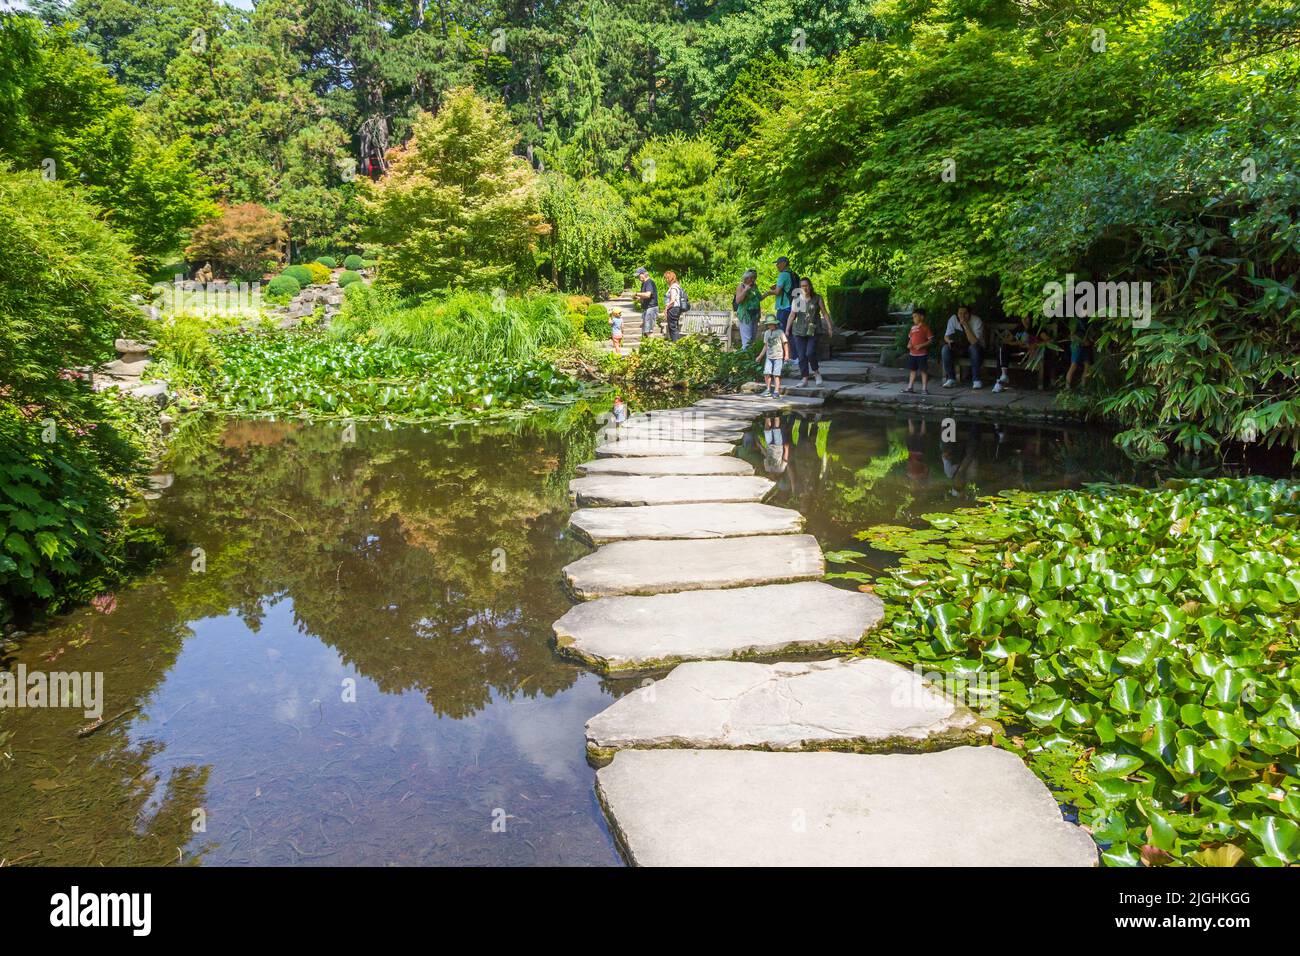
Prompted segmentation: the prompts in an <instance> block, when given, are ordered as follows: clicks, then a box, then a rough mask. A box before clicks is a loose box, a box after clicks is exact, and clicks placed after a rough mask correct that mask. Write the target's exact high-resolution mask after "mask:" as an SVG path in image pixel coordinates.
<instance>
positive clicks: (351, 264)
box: [343, 252, 366, 272]
mask: <svg viewBox="0 0 1300 956" xmlns="http://www.w3.org/2000/svg"><path fill="white" fill-rule="evenodd" d="M365 267H366V260H365V259H362V258H361V257H360V256H359V255H357V254H356V253H355V252H354V253H352V255H350V256H348V257H347V258H346V259H344V260H343V268H345V269H349V270H351V271H353V272H356V271H358V270H360V269H364V268H365Z"/></svg>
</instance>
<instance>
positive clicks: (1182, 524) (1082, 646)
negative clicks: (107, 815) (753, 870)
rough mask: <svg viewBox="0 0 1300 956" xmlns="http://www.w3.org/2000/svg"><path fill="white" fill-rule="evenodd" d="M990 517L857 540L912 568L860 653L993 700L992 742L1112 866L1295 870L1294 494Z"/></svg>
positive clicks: (1216, 495) (1132, 493) (1189, 484)
mask: <svg viewBox="0 0 1300 956" xmlns="http://www.w3.org/2000/svg"><path fill="white" fill-rule="evenodd" d="M987 501H988V503H987V504H985V505H984V506H981V507H979V508H973V509H966V510H963V511H959V512H957V513H956V514H953V515H930V516H927V520H928V521H929V523H930V525H931V526H932V527H931V528H930V529H926V530H921V531H914V530H911V529H906V528H891V527H881V528H877V529H873V530H872V531H869V532H865V533H863V534H862V535H861V536H860V537H863V538H865V539H866V540H868V541H869V542H870V543H871V544H872V545H874V546H875V547H877V548H882V549H886V550H896V551H900V552H902V554H903V555H904V557H903V559H902V563H901V566H900V567H899V568H898V569H896V570H893V571H891V572H889V573H888V576H887V577H886V578H884V579H882V580H880V581H878V582H877V584H876V588H875V589H876V592H877V593H878V594H879V595H880V596H881V597H882V598H884V599H885V600H886V602H887V606H888V612H889V615H888V619H887V620H888V623H889V630H888V632H887V633H886V634H885V635H883V636H882V637H881V638H872V639H871V640H870V643H871V644H873V645H874V644H876V643H878V642H879V641H882V640H883V642H884V644H885V645H887V647H886V648H885V652H886V653H887V654H889V655H890V656H893V657H896V658H898V659H899V660H902V661H906V662H917V663H920V664H921V665H923V666H924V667H926V668H932V669H936V670H938V671H941V672H943V673H945V674H949V675H954V676H955V677H957V678H959V679H960V680H961V681H964V682H966V684H967V686H981V687H985V688H986V689H987V688H988V687H989V686H992V687H995V689H996V694H997V700H996V704H997V706H998V713H997V714H996V715H995V716H997V717H998V718H999V719H1002V720H1007V719H1009V720H1011V721H1013V722H1014V723H1015V724H1016V725H1017V727H1016V729H1015V731H1014V733H1013V734H1012V736H1011V737H1010V739H1007V740H1003V741H1001V744H1002V745H1003V746H1008V747H1011V748H1012V749H1015V750H1017V752H1020V753H1022V754H1023V755H1024V756H1025V757H1026V759H1027V760H1028V762H1029V764H1030V766H1031V767H1032V768H1033V769H1035V771H1036V772H1038V773H1040V774H1043V775H1044V776H1045V777H1046V778H1047V781H1048V783H1050V784H1053V785H1054V786H1056V787H1058V788H1059V789H1060V790H1061V791H1062V795H1067V796H1068V797H1069V798H1070V799H1072V800H1073V802H1075V803H1076V804H1077V805H1078V806H1079V809H1080V814H1081V815H1080V819H1081V821H1082V822H1083V823H1084V824H1085V825H1087V826H1088V827H1089V828H1090V829H1091V831H1092V834H1093V836H1094V838H1095V839H1096V840H1097V841H1098V842H1099V843H1100V844H1101V845H1102V846H1103V848H1104V852H1103V858H1104V859H1105V860H1106V862H1108V863H1110V864H1124V865H1136V864H1138V863H1139V861H1143V862H1146V863H1147V864H1149V865H1153V864H1160V863H1165V862H1173V863H1184V864H1197V865H1222V864H1223V863H1226V864H1227V865H1233V864H1234V863H1235V862H1236V861H1237V860H1240V859H1245V860H1249V861H1250V862H1252V863H1254V864H1256V865H1260V866H1282V865H1287V864H1290V863H1295V862H1296V861H1297V860H1298V859H1300V797H1298V795H1300V764H1298V763H1297V758H1296V753H1297V749H1296V748H1297V746H1300V736H1298V735H1300V706H1298V704H1300V676H1298V675H1297V673H1296V671H1295V664H1296V660H1297V651H1298V650H1300V645H1298V643H1297V635H1296V632H1295V628H1294V622H1295V619H1296V616H1297V614H1298V613H1300V573H1297V571H1296V570H1295V568H1296V566H1297V561H1298V560H1300V486H1297V485H1295V484H1293V483H1288V482H1269V481H1263V480H1257V479H1250V480H1235V479H1220V480H1194V481H1182V482H1171V483H1170V484H1169V485H1168V486H1167V487H1166V488H1164V489H1161V490H1158V491H1146V490H1141V489H1137V488H1132V487H1101V486H1098V487H1096V488H1095V489H1093V490H1089V491H1084V492H1066V493H1061V494H1055V495H1048V496H1042V495H1037V494H1030V493H1025V492H1015V493H1010V494H1007V495H1006V496H1005V497H1003V498H996V499H987ZM840 557H841V558H842V559H851V558H852V557H853V555H852V554H845V555H841V556H840ZM848 574H849V576H855V575H856V572H848ZM871 650H872V652H873V653H876V652H878V649H877V648H874V647H873V648H871ZM990 678H991V680H990ZM985 681H987V683H985ZM994 681H995V682H996V683H993V682H994ZM1007 712H1009V713H1007Z"/></svg>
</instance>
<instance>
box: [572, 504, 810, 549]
mask: <svg viewBox="0 0 1300 956" xmlns="http://www.w3.org/2000/svg"><path fill="white" fill-rule="evenodd" d="M569 526H570V527H571V528H573V530H574V531H575V532H576V533H577V534H578V536H579V537H581V538H583V539H584V540H586V541H589V542H591V543H592V544H597V545H599V544H606V543H608V542H610V541H629V540H635V539H639V538H640V539H655V540H668V539H677V538H739V537H744V536H745V535H754V534H798V533H799V532H800V531H802V530H803V515H801V514H799V512H797V511H793V510H791V509H789V508H774V507H773V506H772V505H760V504H716V503H709V504H688V505H647V506H640V507H632V508H620V507H614V508H580V509H578V510H577V511H575V512H574V513H573V515H572V516H571V517H570V518H569Z"/></svg>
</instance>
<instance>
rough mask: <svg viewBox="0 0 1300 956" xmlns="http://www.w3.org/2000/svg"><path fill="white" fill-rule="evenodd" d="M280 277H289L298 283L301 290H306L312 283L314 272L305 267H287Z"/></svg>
mask: <svg viewBox="0 0 1300 956" xmlns="http://www.w3.org/2000/svg"><path fill="white" fill-rule="evenodd" d="M280 275H282V276H288V277H289V278H290V279H293V281H295V282H297V283H298V286H299V287H300V288H306V287H307V286H309V285H311V283H312V272H311V270H310V269H308V268H307V267H306V266H303V265H292V266H286V267H285V269H284V271H283V272H281V273H280Z"/></svg>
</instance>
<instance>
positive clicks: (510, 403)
mask: <svg viewBox="0 0 1300 956" xmlns="http://www.w3.org/2000/svg"><path fill="white" fill-rule="evenodd" d="M217 345H218V348H219V349H220V352H221V364H220V367H219V368H218V369H217V370H216V371H215V372H214V374H213V375H212V376H211V377H210V378H209V380H208V382H207V383H206V388H205V390H204V391H205V395H206V399H207V403H208V406H209V407H210V408H213V409H215V410H220V411H225V412H230V413H234V414H238V415H267V414H273V415H301V416H304V417H309V418H313V419H349V418H351V419H383V420H386V421H393V422H417V421H431V420H441V419H455V420H468V419H481V418H486V417H491V416H495V415H502V414H512V413H517V412H519V411H521V410H524V409H528V408H535V407H536V406H537V405H538V403H542V402H552V401H562V400H566V399H569V398H572V397H573V396H574V395H575V394H576V393H577V391H578V389H579V384H578V383H577V382H575V381H574V380H573V379H571V378H568V377H567V376H565V375H563V374H561V373H559V372H557V371H556V370H555V369H554V368H553V367H552V366H551V364H550V363H548V362H544V361H539V360H537V359H528V360H504V359H501V358H494V359H482V358H477V357H471V356H469V355H468V354H466V353H465V352H461V353H459V354H457V353H452V352H443V351H429V350H424V349H419V348H412V347H408V346H401V345H395V344H381V343H379V342H376V341H374V340H373V337H372V336H363V337H361V338H359V339H358V338H347V337H344V336H341V335H339V334H337V332H336V331H335V330H331V334H328V335H326V334H322V333H319V332H299V333H292V334H283V333H271V334H230V335H223V336H220V337H219V339H218V342H217Z"/></svg>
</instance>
